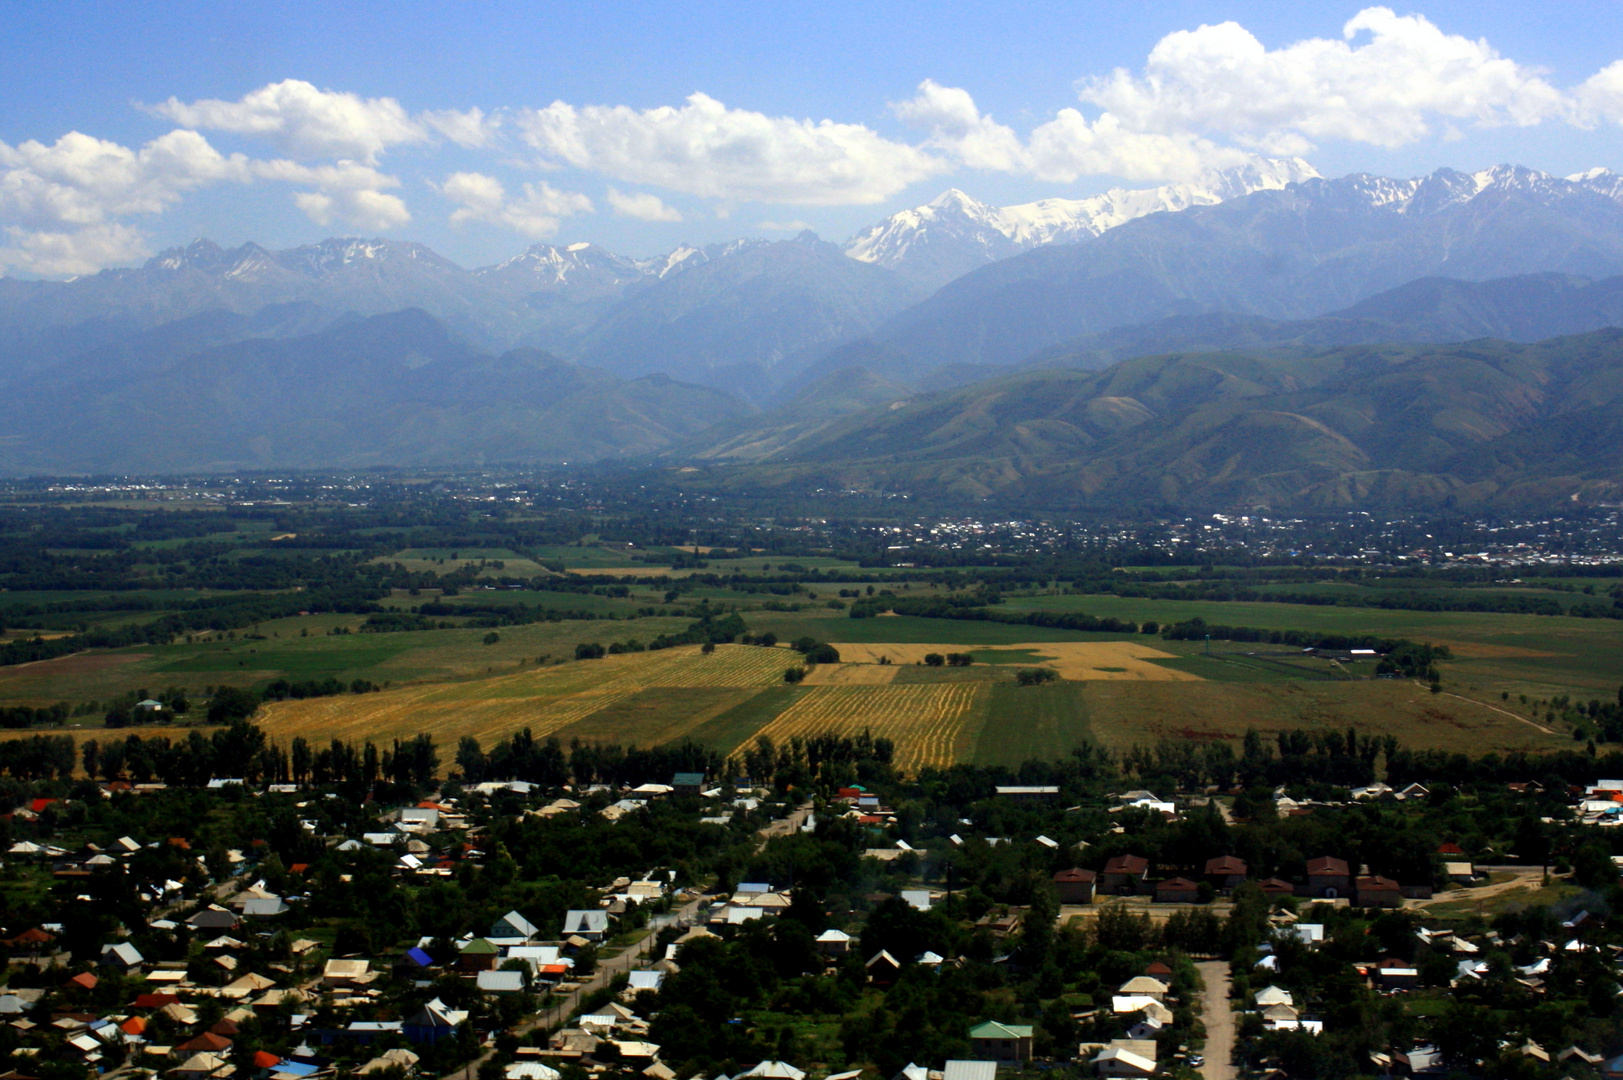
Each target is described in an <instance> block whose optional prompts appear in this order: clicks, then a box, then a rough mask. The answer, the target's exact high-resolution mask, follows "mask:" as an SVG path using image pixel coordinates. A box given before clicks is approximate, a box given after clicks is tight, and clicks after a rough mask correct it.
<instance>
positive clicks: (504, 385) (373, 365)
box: [0, 310, 748, 473]
mask: <svg viewBox="0 0 1623 1080" xmlns="http://www.w3.org/2000/svg"><path fill="white" fill-rule="evenodd" d="M747 412H748V408H747V407H746V406H744V405H742V404H741V403H740V402H739V401H738V400H737V399H735V398H732V397H730V396H728V395H726V394H724V393H721V392H719V391H716V390H711V389H706V388H702V387H696V386H688V385H685V384H681V383H677V382H675V381H673V380H671V379H668V378H664V377H662V376H654V377H650V378H646V379H637V380H631V381H625V380H622V379H619V378H616V377H614V376H611V375H609V374H607V373H605V372H601V371H595V370H592V369H589V368H582V367H578V366H576V365H573V364H568V363H564V362H562V361H559V360H556V359H554V358H553V357H550V356H547V355H546V354H543V353H538V352H535V351H533V350H519V351H514V352H509V353H506V354H504V355H502V356H499V357H492V356H489V355H484V354H480V353H478V352H476V351H475V350H473V349H471V348H469V347H468V346H467V345H466V344H464V343H463V342H461V341H460V340H458V339H457V338H455V337H454V336H453V335H451V334H450V333H449V332H447V330H446V329H445V327H444V326H442V325H441V324H440V323H438V322H437V321H435V320H434V319H433V318H431V317H430V316H428V315H427V314H426V313H424V312H422V311H418V310H407V311H402V312H397V313H393V314H389V315H380V316H374V317H372V318H369V319H364V320H354V321H349V322H344V323H341V324H340V325H337V326H335V327H332V328H330V329H328V330H324V331H322V332H321V333H318V334H314V335H309V336H306V337H300V338H294V339H285V340H275V339H257V340H249V341H240V342H236V343H233V344H230V345H225V346H220V347H216V348H208V349H203V350H201V351H198V352H194V353H190V354H188V355H184V356H179V357H175V358H172V359H171V360H169V361H168V362H166V363H165V364H163V365H162V366H161V367H159V368H157V369H156V370H153V369H142V370H137V371H133V372H132V371H124V370H119V371H111V372H108V373H106V374H105V375H101V376H99V377H98V376H90V377H85V378H81V379H77V380H73V381H69V382H65V381H63V380H60V379H57V378H56V377H55V373H53V372H46V373H42V374H41V375H40V376H38V377H36V378H35V379H32V380H24V381H22V382H19V383H17V384H14V385H13V386H12V387H10V388H8V392H7V393H6V394H5V395H4V396H3V397H0V469H3V470H4V471H6V472H10V473H19V472H36V471H58V472H61V471H139V472H164V471H185V470H209V469H228V468H242V467H266V468H272V467H274V468H297V467H318V466H340V467H341V466H360V465H368V464H401V465H411V464H437V465H465V464H471V463H478V462H483V461H508V462H521V461H561V460H572V461H578V460H591V459H595V458H601V457H607V456H614V455H619V454H628V453H635V454H646V453H654V452H657V451H660V450H663V449H665V448H667V447H669V446H671V445H673V444H674V443H676V442H678V441H680V440H682V439H685V438H687V437H689V436H691V435H693V434H694V433H695V432H697V431H699V430H702V429H703V428H706V427H709V426H711V425H713V424H715V423H717V422H719V421H723V420H728V419H733V418H736V417H739V416H742V415H744V414H746V413H747Z"/></svg>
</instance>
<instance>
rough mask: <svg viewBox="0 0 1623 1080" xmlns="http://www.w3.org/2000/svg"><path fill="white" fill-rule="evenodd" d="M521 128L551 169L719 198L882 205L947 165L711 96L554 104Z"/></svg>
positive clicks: (871, 135)
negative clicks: (671, 102)
mask: <svg viewBox="0 0 1623 1080" xmlns="http://www.w3.org/2000/svg"><path fill="white" fill-rule="evenodd" d="M516 122H517V125H518V127H519V128H520V130H521V131H522V132H523V135H524V139H525V141H526V142H528V143H529V144H530V145H531V146H532V147H534V148H535V149H536V150H538V151H539V152H540V153H541V154H543V155H545V156H546V157H547V158H549V159H552V160H553V161H555V162H562V163H564V164H567V165H572V166H574V167H575V168H579V169H591V170H594V171H596V172H601V173H605V174H607V175H609V176H612V177H614V178H616V179H618V180H624V181H628V182H631V183H638V184H649V185H653V186H657V187H663V188H666V189H668V190H671V191H681V192H685V193H687V194H690V195H699V196H703V197H706V198H715V199H738V200H753V201H760V202H771V203H798V204H803V205H814V206H842V205H851V204H868V203H876V202H881V201H883V200H885V199H887V198H889V197H890V196H892V195H894V194H896V193H897V192H898V191H901V190H902V189H903V188H905V187H907V186H908V185H910V184H912V183H913V182H915V181H917V180H922V179H924V178H926V177H928V176H932V175H935V174H937V173H939V172H941V171H942V170H943V169H945V168H946V167H947V163H946V162H945V161H943V160H941V159H940V158H938V157H936V156H934V155H932V154H930V153H928V152H927V151H925V150H923V149H921V148H919V147H916V146H910V145H908V144H906V143H900V142H893V141H891V140H889V139H886V138H883V137H882V136H880V135H878V134H877V133H875V132H874V131H872V130H871V129H869V128H868V127H865V126H864V125H862V124H839V123H835V122H834V121H832V120H822V121H816V122H814V121H811V120H796V119H793V118H790V117H775V116H767V115H766V114H764V113H758V112H751V111H748V110H745V109H729V108H727V107H726V106H725V105H723V104H722V103H721V102H719V101H717V100H716V99H714V98H712V97H709V96H708V95H706V94H693V95H692V96H690V97H689V98H688V99H687V102H686V104H684V105H682V106H681V107H680V108H673V107H671V106H662V107H660V108H656V109H646V110H642V111H638V110H635V109H631V108H628V107H626V106H607V105H588V106H584V107H580V108H577V107H576V106H574V105H570V104H568V103H566V102H562V101H555V102H553V103H552V104H551V105H549V106H547V107H546V108H544V109H531V110H527V111H524V112H521V113H519V114H518V115H517V118H516Z"/></svg>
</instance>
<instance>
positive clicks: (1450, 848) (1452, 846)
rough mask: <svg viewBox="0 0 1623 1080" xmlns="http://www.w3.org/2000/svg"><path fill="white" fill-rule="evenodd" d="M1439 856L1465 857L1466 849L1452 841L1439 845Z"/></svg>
mask: <svg viewBox="0 0 1623 1080" xmlns="http://www.w3.org/2000/svg"><path fill="white" fill-rule="evenodd" d="M1437 854H1439V855H1464V854H1465V849H1464V848H1462V847H1460V846H1459V845H1458V844H1456V843H1454V842H1453V841H1450V842H1448V843H1446V844H1441V845H1439V846H1438V848H1437Z"/></svg>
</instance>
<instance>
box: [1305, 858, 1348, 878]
mask: <svg viewBox="0 0 1623 1080" xmlns="http://www.w3.org/2000/svg"><path fill="white" fill-rule="evenodd" d="M1349 872H1350V871H1348V869H1347V863H1346V860H1344V859H1336V858H1332V857H1331V856H1329V855H1326V856H1324V857H1323V858H1320V859H1314V860H1312V861H1311V862H1309V863H1308V864H1307V874H1308V877H1346V876H1347V874H1348V873H1349Z"/></svg>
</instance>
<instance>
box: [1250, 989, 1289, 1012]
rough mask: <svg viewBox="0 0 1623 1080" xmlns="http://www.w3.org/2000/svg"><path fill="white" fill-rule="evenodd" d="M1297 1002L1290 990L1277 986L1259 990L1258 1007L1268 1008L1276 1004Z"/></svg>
mask: <svg viewBox="0 0 1623 1080" xmlns="http://www.w3.org/2000/svg"><path fill="white" fill-rule="evenodd" d="M1295 1004H1296V998H1295V997H1294V996H1293V995H1292V994H1291V992H1290V991H1289V990H1282V989H1280V988H1279V987H1277V986H1269V987H1265V988H1264V989H1262V990H1258V991H1257V1008H1259V1009H1267V1008H1270V1007H1272V1006H1274V1005H1292V1006H1294V1005H1295Z"/></svg>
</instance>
